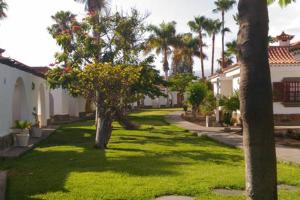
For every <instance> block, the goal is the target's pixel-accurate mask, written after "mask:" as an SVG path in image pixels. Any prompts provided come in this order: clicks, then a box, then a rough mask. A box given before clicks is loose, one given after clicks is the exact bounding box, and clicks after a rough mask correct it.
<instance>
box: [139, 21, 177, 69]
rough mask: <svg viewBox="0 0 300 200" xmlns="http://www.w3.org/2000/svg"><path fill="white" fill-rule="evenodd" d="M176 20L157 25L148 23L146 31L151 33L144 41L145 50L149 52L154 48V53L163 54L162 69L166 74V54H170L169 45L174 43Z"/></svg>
mask: <svg viewBox="0 0 300 200" xmlns="http://www.w3.org/2000/svg"><path fill="white" fill-rule="evenodd" d="M175 26H176V22H174V21H172V22H168V23H165V22H163V23H161V24H160V25H159V26H155V25H150V26H149V27H148V31H150V32H151V35H150V36H149V38H148V39H147V41H146V43H145V52H146V53H149V52H150V51H152V50H155V52H156V54H157V55H159V54H162V55H163V61H162V62H163V70H164V72H165V73H166V74H167V73H168V71H169V62H168V55H170V54H171V52H172V50H171V46H173V45H175V44H176V42H177V39H176V28H175Z"/></svg>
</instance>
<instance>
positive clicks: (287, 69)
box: [210, 65, 300, 114]
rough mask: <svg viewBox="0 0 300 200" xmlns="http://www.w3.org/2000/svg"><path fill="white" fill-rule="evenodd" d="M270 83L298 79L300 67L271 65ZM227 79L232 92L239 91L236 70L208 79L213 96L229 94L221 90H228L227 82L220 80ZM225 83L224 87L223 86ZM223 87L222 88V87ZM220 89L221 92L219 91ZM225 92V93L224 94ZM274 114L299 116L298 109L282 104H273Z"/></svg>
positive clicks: (237, 70)
mask: <svg viewBox="0 0 300 200" xmlns="http://www.w3.org/2000/svg"><path fill="white" fill-rule="evenodd" d="M270 72H271V81H272V82H281V81H282V80H283V79H284V78H293V77H296V78H300V65H289V66H288V65H271V66H270ZM224 77H225V78H227V79H231V80H232V86H231V87H232V92H234V91H237V90H239V88H240V69H239V68H236V69H233V70H230V71H229V72H225V73H224V75H222V76H218V77H214V78H212V79H210V81H211V82H212V84H213V86H214V94H215V95H217V94H220V93H221V94H222V95H226V94H229V93H228V92H229V90H227V89H226V90H224V89H222V88H228V82H224V81H222V79H224ZM218 79H219V80H220V85H221V86H220V87H218V86H217V80H218ZM224 83H225V85H224ZM222 85H224V86H222ZM220 88H221V91H220ZM224 91H225V92H224ZM273 109H274V114H300V107H285V106H284V105H283V104H282V103H278V102H275V103H273Z"/></svg>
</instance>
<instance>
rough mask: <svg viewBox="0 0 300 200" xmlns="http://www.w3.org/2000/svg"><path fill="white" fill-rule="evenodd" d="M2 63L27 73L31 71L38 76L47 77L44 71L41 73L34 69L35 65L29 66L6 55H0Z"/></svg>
mask: <svg viewBox="0 0 300 200" xmlns="http://www.w3.org/2000/svg"><path fill="white" fill-rule="evenodd" d="M0 63H2V64H4V65H7V66H9V67H12V68H16V69H18V70H21V71H24V72H27V73H31V74H33V75H35V76H38V77H41V78H45V75H44V74H43V73H40V72H39V71H36V70H34V69H33V67H29V66H27V65H25V64H23V63H21V62H19V61H17V60H14V59H11V58H6V57H0Z"/></svg>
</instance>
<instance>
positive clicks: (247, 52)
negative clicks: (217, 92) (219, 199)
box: [238, 0, 277, 200]
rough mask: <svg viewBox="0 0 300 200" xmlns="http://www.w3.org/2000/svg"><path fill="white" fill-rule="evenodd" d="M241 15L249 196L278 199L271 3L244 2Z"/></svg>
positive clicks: (241, 55) (258, 198)
mask: <svg viewBox="0 0 300 200" xmlns="http://www.w3.org/2000/svg"><path fill="white" fill-rule="evenodd" d="M239 16H240V31H239V35H238V50H239V61H240V64H241V84H240V101H241V114H242V121H243V136H244V152H245V162H246V191H247V197H248V199H249V200H262V199H263V200H277V186H276V185H277V176H276V174H277V172H276V171H277V170H276V151H275V142H274V122H273V106H272V105H273V102H272V87H271V77H270V68H269V62H268V29H269V28H268V10H267V1H262V0H240V1H239ZM257 100H259V102H258V101H257Z"/></svg>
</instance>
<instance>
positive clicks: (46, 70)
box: [32, 67, 50, 75]
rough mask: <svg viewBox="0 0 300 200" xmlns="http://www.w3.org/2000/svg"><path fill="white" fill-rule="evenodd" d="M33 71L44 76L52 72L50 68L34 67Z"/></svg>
mask: <svg viewBox="0 0 300 200" xmlns="http://www.w3.org/2000/svg"><path fill="white" fill-rule="evenodd" d="M32 69H33V70H35V71H36V72H39V73H41V74H44V75H46V73H47V72H48V71H49V70H50V68H49V67H32Z"/></svg>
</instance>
